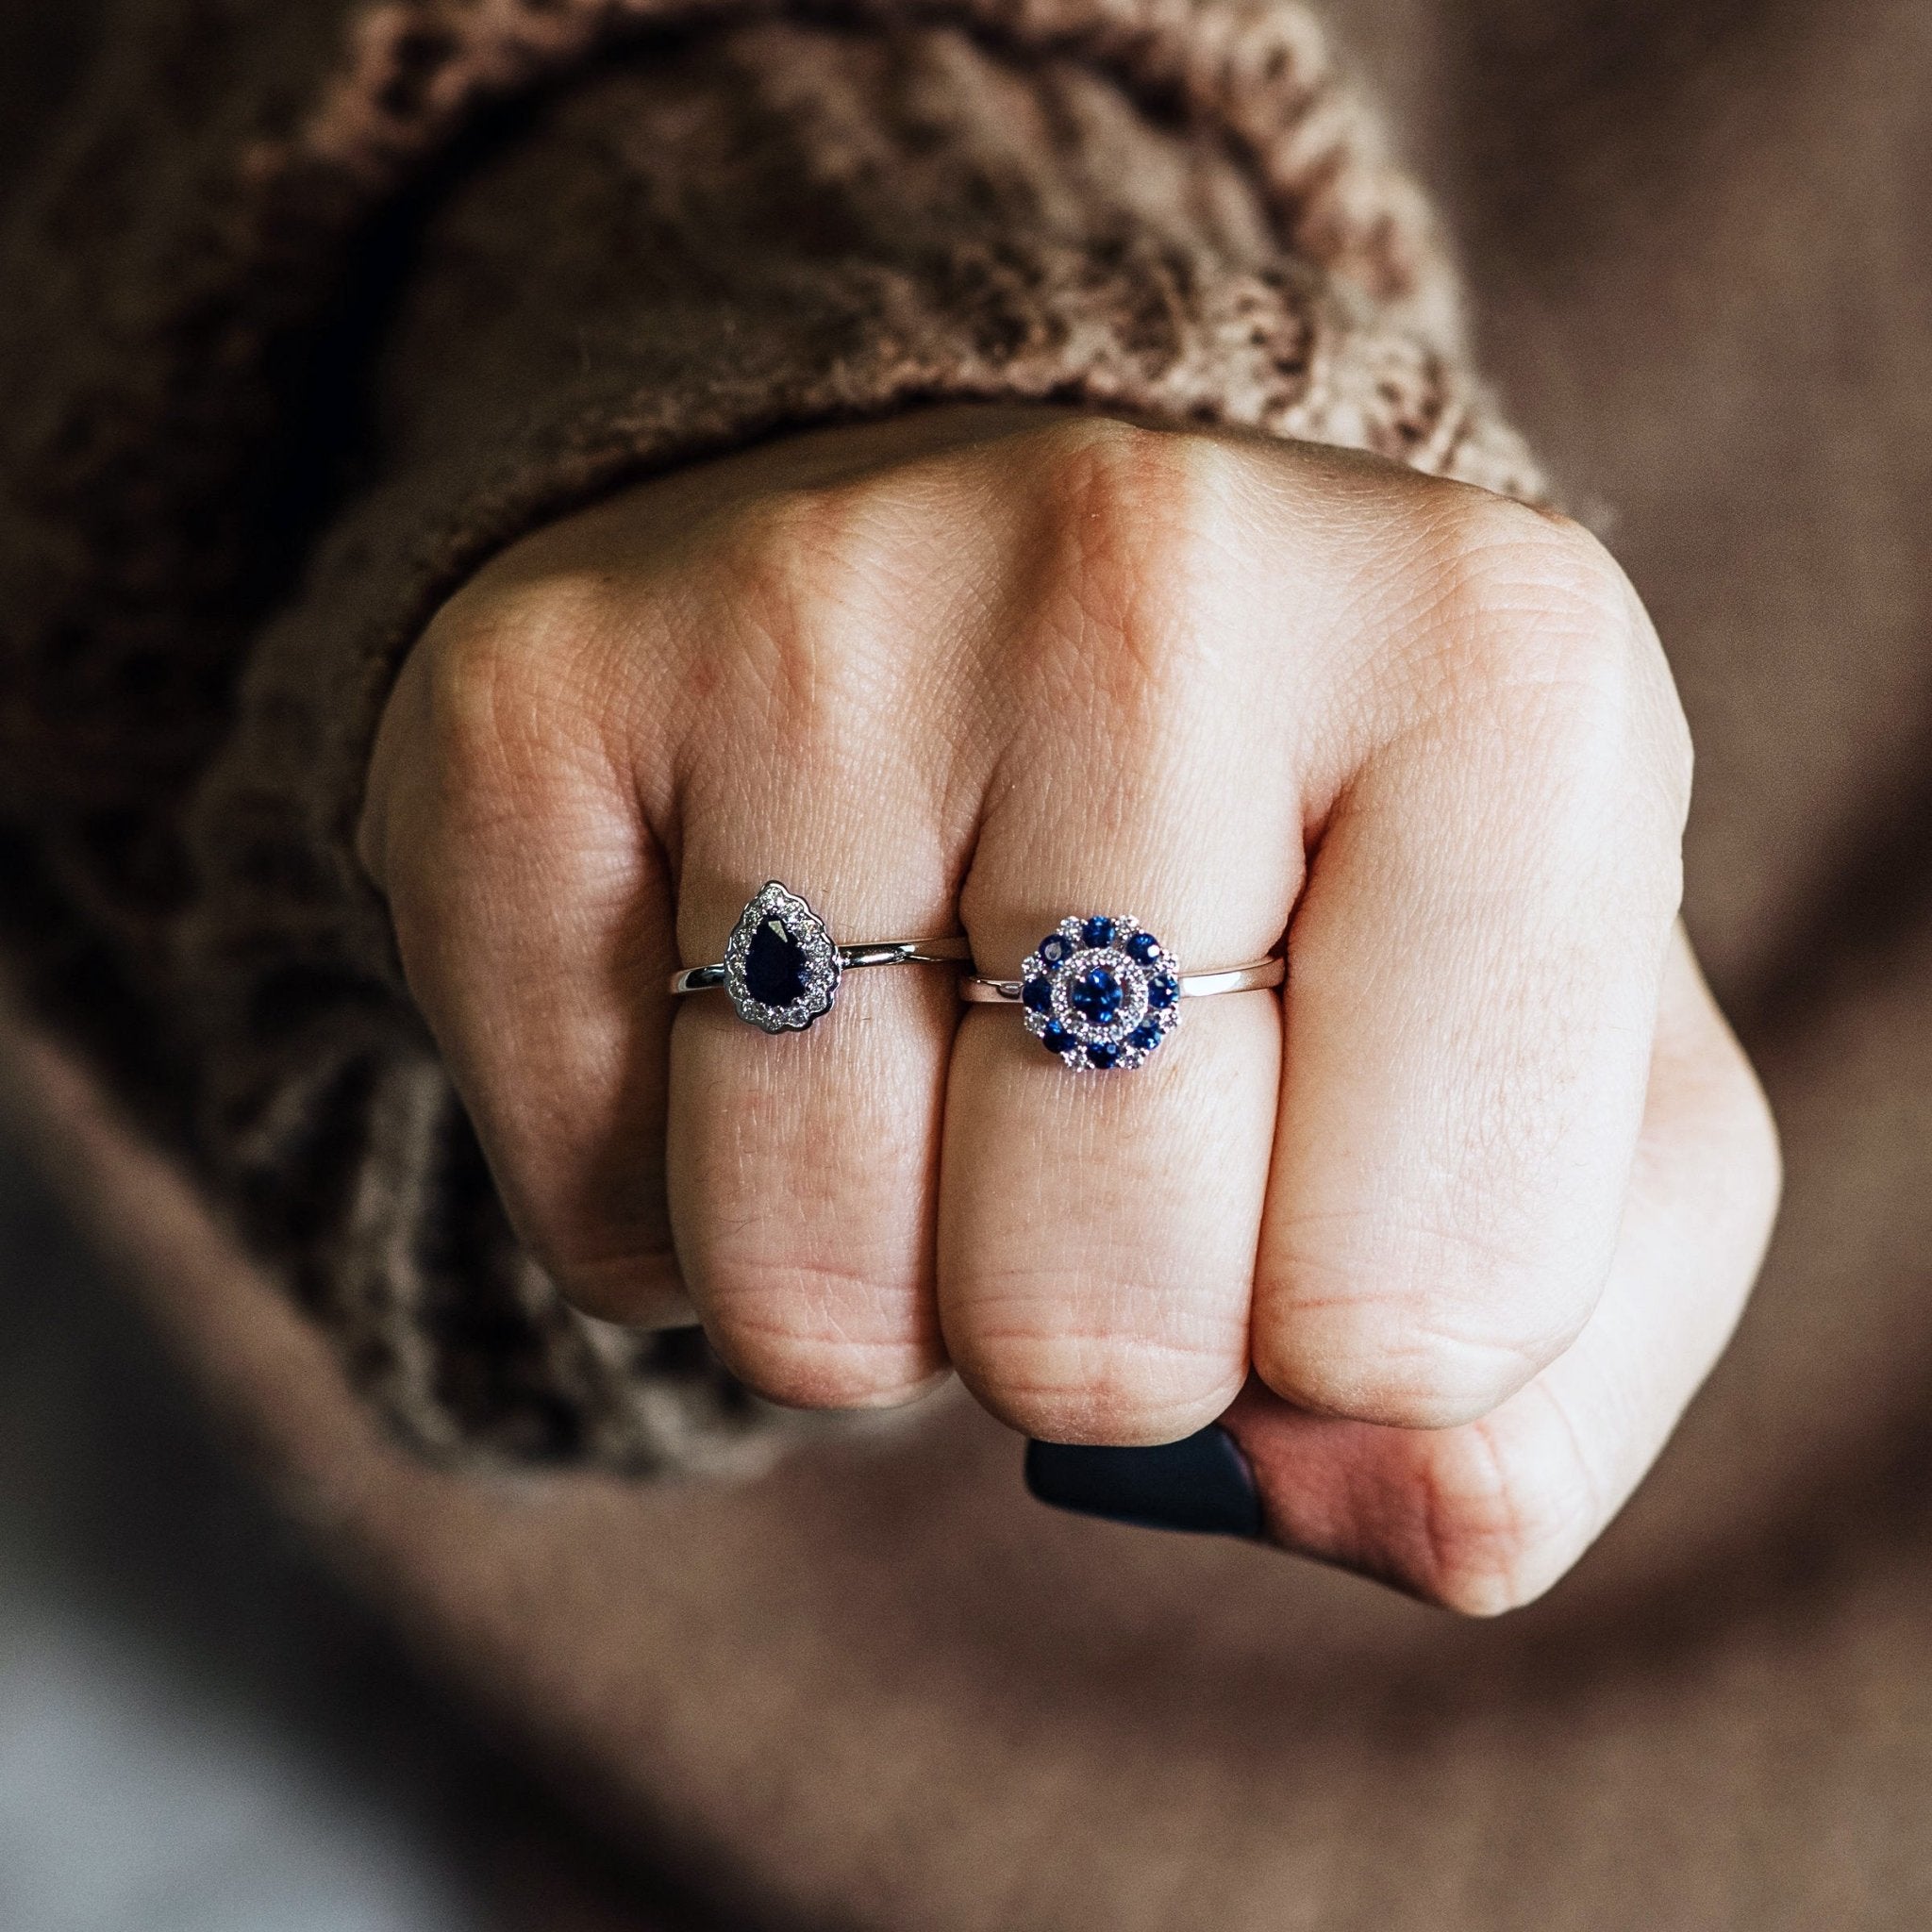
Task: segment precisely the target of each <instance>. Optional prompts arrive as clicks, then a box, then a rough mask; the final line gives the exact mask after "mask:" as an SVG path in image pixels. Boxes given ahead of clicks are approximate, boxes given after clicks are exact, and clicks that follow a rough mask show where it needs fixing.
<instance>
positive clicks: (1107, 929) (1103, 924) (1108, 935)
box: [1080, 917, 1114, 946]
mask: <svg viewBox="0 0 1932 1932" xmlns="http://www.w3.org/2000/svg"><path fill="white" fill-rule="evenodd" d="M1113 932H1114V926H1113V921H1112V920H1110V919H1107V918H1101V917H1095V918H1092V919H1090V920H1089V921H1088V922H1087V924H1085V925H1083V926H1082V927H1081V928H1080V937H1081V938H1082V939H1083V940H1085V941H1086V942H1087V943H1088V944H1089V945H1090V946H1110V945H1112V944H1113Z"/></svg>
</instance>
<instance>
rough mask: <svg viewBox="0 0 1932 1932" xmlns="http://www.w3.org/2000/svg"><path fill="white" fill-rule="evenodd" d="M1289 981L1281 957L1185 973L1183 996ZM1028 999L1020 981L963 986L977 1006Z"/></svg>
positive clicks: (964, 995) (970, 981)
mask: <svg viewBox="0 0 1932 1932" xmlns="http://www.w3.org/2000/svg"><path fill="white" fill-rule="evenodd" d="M1287 978H1288V961H1287V960H1286V959H1284V958H1281V957H1280V956H1279V955H1278V954H1277V955H1276V956H1274V958H1268V959H1257V960H1255V961H1254V962H1253V963H1252V964H1251V965H1247V966H1225V967H1223V968H1222V969H1221V970H1220V971H1219V972H1215V973H1183V974H1181V975H1180V988H1181V991H1180V996H1181V998H1182V999H1184V1000H1205V999H1211V998H1212V997H1213V996H1214V995H1215V994H1216V993H1223V992H1262V991H1267V990H1268V989H1270V988H1272V987H1276V986H1280V985H1282V984H1283V983H1284V982H1285V981H1286V980H1287ZM1025 996H1026V995H1025V988H1024V984H1023V982H1022V981H1020V980H1017V979H981V978H979V977H978V976H977V975H976V974H974V975H971V976H969V977H967V978H965V979H962V980H961V981H960V982H959V997H960V998H961V999H962V1000H967V1001H970V1002H972V1003H973V1004H974V1005H975V1006H982V1007H1017V1006H1020V1005H1022V1004H1023V1003H1024V1000H1025Z"/></svg>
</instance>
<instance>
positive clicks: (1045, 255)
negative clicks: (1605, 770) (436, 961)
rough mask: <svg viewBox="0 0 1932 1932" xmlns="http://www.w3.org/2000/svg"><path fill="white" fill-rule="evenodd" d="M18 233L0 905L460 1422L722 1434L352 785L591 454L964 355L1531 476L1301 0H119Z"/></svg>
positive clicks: (312, 1295)
mask: <svg viewBox="0 0 1932 1932" xmlns="http://www.w3.org/2000/svg"><path fill="white" fill-rule="evenodd" d="M109 48H110V51H109V55H108V60H107V62H106V65H105V67H104V68H103V70H102V72H101V73H100V74H99V75H98V76H97V78H96V80H95V82H94V84H93V87H92V95H91V100H90V105H89V107H88V109H87V111H86V113H85V114H84V115H83V116H82V117H81V120H80V122H79V123H78V125H77V126H76V128H75V131H74V133H73V134H72V135H71V137H70V138H69V139H68V140H67V141H65V142H63V143H62V144H61V146H60V148H59V149H58V152H57V153H55V154H53V155H51V156H49V157H48V158H47V161H46V165H45V166H44V169H43V171H42V175H41V178H40V179H39V181H38V183H37V184H36V185H35V186H34V187H33V189H32V190H31V191H30V192H29V194H28V196H27V197H26V199H25V206H24V208H23V209H22V211H21V214H20V216H19V219H18V220H17V221H16V223H15V224H14V226H13V228H12V231H11V233H10V235H9V237H8V242H7V255H6V277H5V278H6V287H7V289H8V302H7V304H6V306H5V308H4V310H0V385H4V388H0V438H4V442H0V475H4V481H5V488H6V491H7V501H8V514H7V518H6V522H5V526H4V534H0V586H4V597H0V611H4V616H0V626H4V628H0V945H4V949H5V959H6V964H7V968H8V972H9V973H10V974H11V975H12V976H13V977H14V978H15V979H16V980H17V982H18V984H19V988H20V991H21V992H22V994H23V996H24V998H25V1001H26V1002H27V1004H28V1005H29V1006H30V1007H31V1008H33V1009H34V1010H35V1011H37V1012H38V1013H39V1014H40V1015H41V1016H42V1018H44V1019H46V1020H49V1021H51V1022H53V1023H54V1024H58V1025H59V1026H62V1027H64V1028H65V1029H66V1030H67V1031H68V1032H69V1034H70V1035H71V1036H72V1037H74V1038H75V1039H77V1040H79V1041H82V1042H84V1044H85V1047H86V1049H87V1051H88V1052H89V1053H90V1054H92V1056H93V1057H94V1058H95V1059H96V1062H97V1064H99V1065H100V1066H101V1067H102V1068H103V1069H104V1070H105V1072H106V1073H107V1074H108V1077H109V1078H110V1079H111V1080H112V1082H113V1083H114V1085H115V1087H116V1089H117V1091H119V1092H120V1094H121V1095H122V1096H123V1097H124V1099H125V1102H126V1104H127V1105H128V1106H129V1107H130V1108H133V1109H134V1110H136V1111H137V1112H138V1114H139V1115H140V1116H141V1118H142V1120H143V1121H144V1123H145V1124H146V1125H147V1126H148V1128H149V1129H150V1131H151V1132H153V1133H154V1134H156V1135H157V1136H158V1137H160V1138H161V1139H162V1140H163V1141H165V1142H166V1143H167V1144H168V1145H169V1146H170V1147H172V1148H173V1149H175V1150H176V1152H177V1153H178V1154H179V1155H180V1156H181V1157H182V1158H185V1159H187V1160H188V1161H190V1162H191V1163H192V1165H193V1167H194V1169H195V1170H196V1172H197V1173H198V1174H199V1175H200V1176H201V1178H202V1181H203V1183H204V1185H205V1186H206V1187H207V1188H208V1189H209V1190H211V1191H215V1192H216V1193H217V1194H218V1195H219V1197H220V1199H221V1200H222V1202H223V1203H224V1204H225V1209H226V1210H227V1211H228V1212H229V1213H230V1214H231V1215H232V1216H233V1217H235V1218H236V1220H237V1221H238V1222H239V1224H240V1225H241V1226H242V1229H243V1231H244V1232H245V1234H246V1237H247V1239H248V1240H249V1241H251V1242H252V1243H253V1244H255V1245H256V1246H257V1248H258V1251H259V1252H261V1253H262V1254H263V1255H264V1256H265V1257H267V1258H268V1259H269V1260H270V1261H271V1262H272V1263H273V1265H274V1266H275V1268H276V1270H278V1271H279V1273H280V1274H282V1275H283V1277H284V1278H285V1279H286V1280H287V1282H288V1285H289V1288H290V1291H291V1293H292V1294H294V1295H296V1296H297V1297H299V1299H300V1301H301V1303H302V1305H303V1306H304V1307H306V1308H307V1309H308V1310H309V1311H310V1312H311V1313H312V1315H313V1316H314V1317H315V1318H316V1320H318V1321H319V1322H320V1323H321V1324H323V1325H324V1326H325V1329H326V1330H327V1331H328V1333H329V1334H330V1335H331V1337H332V1338H333V1339H334V1341H335V1342H336V1343H337V1345H338V1346H339V1349H340V1351H341V1357H342V1358H343V1360H344V1362H345V1363H346V1364H347V1366H348V1368H349V1370H350V1372H351V1374H352V1375H353V1377H354V1379H355V1380H356V1382H357V1384H358V1387H360V1388H361V1389H362V1390H364V1391H366V1392H367V1394H368V1395H369V1396H370V1397H371V1398H372V1399H373V1400H375V1402H376V1403H377V1404H378V1405H379V1406H380V1407H381V1408H382V1409H383V1410H384V1411H385V1412H386V1414H387V1415H388V1416H390V1417H391V1419H392V1420H393V1421H395V1422H396V1423H398V1424H401V1425H402V1426H403V1427H404V1428H405V1429H406V1430H407V1432H408V1434H409V1435H410V1436H411V1437H412V1438H413V1439H414V1440H415V1441H418V1442H419V1443H420V1444H422V1445H424V1446H425V1447H427V1448H430V1449H432V1450H435V1451H439V1452H445V1453H448V1452H458V1451H461V1452H471V1453H478V1454H484V1455H490V1456H497V1457H573V1458H582V1459H591V1460H597V1461H602V1462H605V1463H608V1464H611V1465H615V1466H621V1467H625V1468H629V1469H633V1470H638V1471H649V1470H654V1469H658V1468H663V1467H668V1466H702V1467H719V1466H723V1465H726V1464H737V1463H741V1462H742V1461H743V1460H744V1459H745V1457H746V1456H747V1455H749V1454H755V1453H757V1451H758V1448H759V1446H760V1445H761V1444H762V1443H763V1442H765V1441H768V1440H769V1439H770V1438H771V1437H772V1435H773V1433H774V1429H775V1428H777V1427H778V1426H779V1424H778V1422H777V1419H776V1418H775V1417H774V1416H772V1415H771V1414H770V1413H769V1412H767V1411H764V1410H762V1409H761V1408H760V1407H758V1405H756V1404H755V1403H753V1402H752V1401H751V1400H750V1399H749V1398H748V1397H747V1396H746V1395H745V1394H744V1392H743V1391H741V1390H740V1389H738V1388H737V1387H736V1385H735V1384H733V1383H732V1382H731V1380H730V1379H729V1377H728V1376H726V1375H725V1374H724V1372H723V1371H722V1370H721V1369H719V1368H718V1367H717V1365H716V1364H715V1363H714V1362H713V1361H712V1360H711V1358H710V1357H709V1356H708V1354H707V1353H706V1351H705V1350H704V1349H703V1348H702V1346H701V1345H700V1344H699V1343H698V1342H697V1341H695V1339H694V1338H693V1337H691V1336H689V1335H686V1336H668V1337H657V1338H639V1337H636V1336H632V1335H629V1334H626V1333H624V1332H622V1331H619V1330H616V1329H612V1328H609V1327H608V1326H606V1325H604V1324H598V1323H595V1322H592V1321H591V1320H589V1319H587V1318H584V1317H582V1316H579V1315H577V1314H576V1313H575V1312H574V1311H573V1310H572V1309H570V1308H569V1307H567V1306H566V1305H565V1304H563V1302H562V1301H561V1300H560V1299H559V1297H558V1294H557V1292H556V1291H555V1289H554V1288H553V1286H552V1285H551V1283H550V1282H549V1281H548V1280H547V1279H546V1278H544V1276H543V1275H542V1274H541V1273H540V1272H539V1271H538V1270H537V1269H536V1268H535V1266H534V1265H533V1264H532V1263H531V1262H530V1261H529V1260H528V1259H527V1257H525V1256H523V1255H522V1254H521V1253H520V1252H519V1250H518V1248H517V1246H516V1244H515V1242H514V1241H513V1240H512V1238H511V1237H510V1235H509V1233H508V1227H507V1224H506V1223H505V1220H504V1217H503V1215H502V1213H501V1210H500V1208H499V1207H498V1205H497V1203H496V1201H495V1198H494V1196H493V1193H492V1191H491V1185H490V1181H489V1177H488V1174H487V1172H486V1170H485V1169H484V1167H483V1164H482V1161H481V1159H480V1158H479V1155H478V1153H477V1150H476V1146H475V1141H474V1140H473V1138H472V1136H471V1134H470V1132H469V1130H468V1126H467V1124H466V1123H465V1121H464V1119H463V1116H462V1113H461V1110H460V1108H459V1107H458V1103H457V1101H456V1099H455V1097H454V1095H453V1093H452V1091H451V1089H450V1086H449V1083H448V1081H447V1079H446V1078H445V1076H444V1074H443V1073H442V1071H441V1067H440V1066H439V1064H438V1061H437V1058H436V1056H435V1053H434V1050H433V1047H432V1045H431V1042H430V1041H429V1039H428V1036H427V1033H426V1031H425V1028H424V1026H423V1025H422V1024H421V1022H420V1021H419V1019H418V1018H417V1016H416V1014H415V1013H414V1011H413V1009H412V1008H411V1006H410V1004H409V1001H408V996H407V993H406V992H405V991H404V989H403V986H402V982H401V978H400V975H399V974H398V972H397V970H396V968H395V964H394V961H393V958H392V956H391V944H390V940H389V935H388V929H387V924H386V921H385V917H384V913H383V908H382V907H381V905H380V903H379V901H378V900H377V899H376V898H375V894H374V893H373V892H372V891H371V890H370V888H369V886H368V884H367V883H366V881H365V880H364V879H363V878H362V877H361V875H360V874H359V873H358V868H357V866H356V863H355V860H354V858H353V855H352V853H351V850H350V843H349V833H350V828H351V825H352V824H353V821H354V817H355V813H356V808H357V806H358V798H359V792H360V787H361V782H362V774H363V771H364V766H365V760H366V753H367V749H368V745H369V742H370V740H371V738H372V735H373V732H374V726H375V718H376V715H377V713H378V711H379V708H380V706H381V703H382V700H383V698H384V696H385V693H386V691H387V689H388V686H389V683H390V680H391V675H392V674H393V672H394V669H395V666H396V663H397V660H398V658H399V656H400V654H401V653H402V652H403V651H404V650H405V649H406V648H407V646H408V642H409V640H410V638H411V637H412V635H413V634H414V632H415V631H416V630H417V629H418V628H419V626H420V625H421V624H422V623H423V621H424V619H425V616H426V615H427V614H428V613H429V612H430V611H431V610H432V609H433V608H435V606H436V605H437V603H438V602H439V600H440V599H441V597H442V596H444V595H445V594H446V593H447V592H448V591H450V590H451V589H452V588H453V587H454V586H455V585H456V584H457V583H458V582H459V581H460V579H461V578H462V577H463V576H464V575H465V574H466V573H467V572H469V571H471V570H473V569H474V568H475V566H476V564H477V563H478V561H479V560H480V559H482V558H484V557H486V556H487V555H488V554H489V553H490V552H491V550H493V549H494V548H496V547H497V546H500V545H501V544H503V543H504V542H506V541H508V540H510V539H512V538H514V537H516V536H517V535H519V534H521V533H522V532H524V531H525V530H526V529H528V528H529V527H530V526H531V525H534V524H535V523H538V522H540V521H541V520H543V519H545V518H547V517H549V516H552V515H554V514H556V513H558V512H559V511H560V510H562V509H564V508H569V507H572V506H574V505H575V504H577V503H579V502H581V501H582V500H584V499H585V498H587V497H589V496H591V495H592V494H593V493H595V492H597V491H603V490H607V489H608V488H610V487H611V486H612V485H614V484H615V483H617V482H619V481H621V480H625V479H627V478H630V477H633V476H636V475H640V474H643V473H647V472H650V471H653V470H661V469H663V468H664V467H666V466H667V465H671V464H675V463H681V462H689V461H691V460H694V459H697V458H703V457H706V456H708V455H711V454H714V453H717V452H720V451H724V450H726V449H730V448H733V447H737V446H741V445H743V444H744V443H746V442H748V441H753V440H755V439H758V438H763V437H771V436H774V435H777V434H782V433H784V432H786V431H788V430H792V429H796V428H800V427H803V426H806V425H814V424H823V423H827V422H833V421H840V420H848V419H855V418H858V417H863V416H868V415H877V414H879V413H881V412H886V411H891V410H894V409H902V408H908V407H910V406H913V405H917V404H923V403H930V402H933V401H937V400H943V399H962V398H1006V399H1027V400H1035V401H1039V400H1049V401H1055V402H1061V403H1070V404H1075V405H1084V406H1087V407H1091V408H1100V409H1116V410H1130V411H1133V412H1137V413H1140V414H1143V415H1147V416H1152V417H1156V418H1160V419H1165V420H1168V421H1172V422H1175V423H1210V424H1239V425H1248V426H1252V427H1255V428H1258V429H1261V430H1264V431H1267V432H1269V433H1272V434H1275V435H1280V436H1292V437H1302V438H1307V439H1312V440H1316V441H1329V442H1336V443H1344V444H1348V445H1351V446H1355V447H1360V448H1367V449H1373V450H1376V451H1379V452H1381V453H1383V454H1385V455H1388V456H1391V457H1393V458H1399V459H1401V460H1403V461H1406V462H1408V463H1412V464H1414V465H1416V466H1417V467H1419V468H1424V469H1428V470H1431V471H1437V472H1441V473H1443V474H1447V475H1457V476H1461V477H1464V478H1467V479H1471V480H1474V481H1477V482H1481V483H1485V484H1488V485H1490V486H1491V487H1493V488H1496V489H1499V490H1507V491H1517V492H1520V493H1534V492H1535V491H1537V490H1538V489H1539V487H1540V486H1539V484H1538V480H1537V477H1536V474H1535V472H1534V470H1533V468H1532V466H1531V465H1530V463H1529V461H1528V460H1527V458H1525V456H1524V452H1523V450H1522V448H1521V446H1520V444H1519V443H1518V441H1516V439H1515V438H1514V437H1513V436H1512V435H1511V434H1510V432H1509V431H1508V430H1507V428H1505V427H1504V426H1503V425H1501V424H1500V423H1499V421H1498V420H1497V418H1496V416H1495V415H1494V413H1493V411H1492V410H1491V408H1489V407H1488V406H1487V404H1486V402H1485V400H1484V397H1483V395H1482V393H1481V391H1479V389H1477V388H1476V387H1475V386H1474V384H1473V382H1472V380H1471V378H1470V375H1469V374H1468V371H1467V368H1466V363H1465V357H1464V351H1463V346H1462V338H1461V330H1460V326H1459V324H1458V318H1457V291H1456V288H1455V284H1454V280H1453V278H1452V275H1451V274H1450V271H1449V269H1448V267H1447V265H1446V263H1445V259H1444V256H1443V253H1442V250H1441V246H1440V244H1439V242H1438V241H1437V239H1436V238H1435V236H1434V234H1433V232H1432V230H1431V227H1430V224H1429V220H1428V217H1427V214H1426V211H1425V209H1424V207H1423V206H1422V204H1421V202H1420V201H1419V199H1418V197H1417V195H1416V193H1415V192H1414V190H1413V188H1412V187H1411V186H1410V185H1409V183H1408V182H1407V180H1406V178H1405V177H1404V176H1403V175H1401V174H1400V173H1398V172H1396V171H1395V170H1394V169H1393V168H1392V167H1391V165H1390V163H1389V162H1388V160H1387V159H1386V158H1384V156H1383V153H1382V151H1381V148H1380V145H1379V142H1378V140H1377V134H1376V128H1375V124H1374V121H1373V119H1372V118H1371V116H1370V115H1369V114H1368V113H1367V112H1365V110H1364V109H1363V108H1362V106H1361V105H1360V103H1359V102H1358V101H1357V99H1356V98H1355V97H1353V96H1352V95H1351V94H1350V93H1349V92H1347V91H1346V89H1345V88H1344V87H1343V85H1342V84H1341V82H1340V81H1339V80H1338V79H1337V78H1336V77H1335V75H1334V73H1333V72H1332V70H1331V68H1330V66H1329V63H1328V59H1327V57H1326V55H1325V53H1324V48H1323V45H1322V42H1321V40H1320V37H1319V36H1318V34H1317V32H1316V29H1315V27H1314V25H1313V24H1312V22H1311V21H1310V19H1309V17H1308V15H1307V12H1306V11H1305V10H1304V9H1303V8H1301V7H1300V6H1299V5H1298V4H1295V0H1252V4H1249V0H1199V4H1191V0H850V4H843V5H838V6H808V5H805V4H802V0H801V4H797V5H793V6H791V7H790V8H777V7H773V6H769V5H754V4H751V0H707V4H694V0H692V4H682V5H680V4H678V0H441V4H439V0H384V4H370V0H309V4H304V5H300V6H292V5H290V4H287V0H275V4H270V0H133V4H129V5H127V6H126V7H125V8H124V9H123V17H122V19H121V20H120V22H119V24H118V26H117V28H116V30H115V31H114V32H113V34H112V35H111V36H110V41H109Z"/></svg>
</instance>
